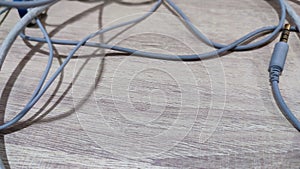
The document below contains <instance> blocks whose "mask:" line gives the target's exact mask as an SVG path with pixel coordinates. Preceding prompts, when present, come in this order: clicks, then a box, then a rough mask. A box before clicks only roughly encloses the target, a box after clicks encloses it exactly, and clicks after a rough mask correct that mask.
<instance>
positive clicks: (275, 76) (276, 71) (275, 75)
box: [269, 66, 282, 83]
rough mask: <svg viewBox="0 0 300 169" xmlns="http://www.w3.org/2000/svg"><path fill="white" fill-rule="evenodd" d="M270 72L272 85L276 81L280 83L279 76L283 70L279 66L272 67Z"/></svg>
mask: <svg viewBox="0 0 300 169" xmlns="http://www.w3.org/2000/svg"><path fill="white" fill-rule="evenodd" d="M269 72H270V74H269V75H270V76H269V78H270V83H272V82H274V81H276V82H277V83H279V76H280V75H281V72H282V70H281V68H280V67H278V66H272V67H271V68H270V69H269Z"/></svg>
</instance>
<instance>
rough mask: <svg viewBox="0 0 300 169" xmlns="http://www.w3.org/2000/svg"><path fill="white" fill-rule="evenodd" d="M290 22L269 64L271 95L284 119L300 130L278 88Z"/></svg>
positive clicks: (297, 121)
mask: <svg viewBox="0 0 300 169" xmlns="http://www.w3.org/2000/svg"><path fill="white" fill-rule="evenodd" d="M290 28H291V25H290V24H286V25H285V26H284V29H283V31H282V34H281V38H280V41H279V42H277V43H276V45H275V48H274V51H273V54H272V58H271V61H270V65H269V75H270V83H271V86H272V92H273V97H274V99H275V101H276V103H277V105H278V107H279V109H280V110H281V112H282V114H283V115H284V116H285V117H286V119H287V120H288V121H289V122H290V123H291V124H292V125H293V126H294V127H295V128H296V129H297V130H298V131H299V132H300V122H299V120H298V119H297V118H296V117H295V115H294V114H293V113H292V112H291V110H290V109H289V108H288V106H287V105H286V103H285V101H284V99H283V97H282V96H281V93H280V89H279V85H278V83H279V76H280V75H281V74H282V71H283V69H284V64H285V61H286V57H287V54H288V50H289V45H288V44H287V42H288V39H289V35H290Z"/></svg>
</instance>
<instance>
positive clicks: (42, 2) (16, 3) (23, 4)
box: [0, 0, 56, 8]
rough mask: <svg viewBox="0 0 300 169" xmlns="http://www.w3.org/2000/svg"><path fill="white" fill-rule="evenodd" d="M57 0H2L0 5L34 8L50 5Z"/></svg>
mask: <svg viewBox="0 0 300 169" xmlns="http://www.w3.org/2000/svg"><path fill="white" fill-rule="evenodd" d="M54 1H56V0H37V1H5V0H0V6H6V7H11V8H33V7H38V6H43V5H48V4H51V3H53V2H54Z"/></svg>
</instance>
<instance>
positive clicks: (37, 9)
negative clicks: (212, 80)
mask: <svg viewBox="0 0 300 169" xmlns="http://www.w3.org/2000/svg"><path fill="white" fill-rule="evenodd" d="M56 2H57V0H37V1H21V2H19V1H18V2H17V1H14V2H11V1H3V0H2V1H0V6H4V7H5V8H4V9H2V10H1V11H0V15H1V14H4V13H5V12H7V11H8V10H10V8H18V9H20V8H31V9H30V10H28V12H27V13H26V15H24V16H23V17H22V18H21V20H20V22H18V23H17V24H16V25H15V26H14V28H12V30H11V31H10V33H9V34H8V36H7V37H6V38H5V40H4V41H3V43H2V45H1V47H0V68H1V66H2V64H3V63H4V60H5V57H6V56H7V54H8V51H9V49H10V48H11V46H12V44H13V43H14V41H15V40H16V38H17V36H18V35H20V36H21V37H22V38H23V39H25V40H29V41H35V42H42V43H47V44H48V48H49V51H50V52H49V59H48V63H47V66H46V68H45V70H44V73H43V75H42V77H41V79H40V81H39V83H38V85H37V87H36V89H35V91H34V93H33V95H32V97H31V99H30V100H29V101H28V103H27V104H26V106H25V107H24V108H23V110H22V111H21V112H20V113H19V114H18V115H17V116H15V117H14V118H13V119H12V120H9V121H7V122H6V123H4V124H1V125H0V130H4V129H7V128H9V127H11V126H13V125H14V124H16V123H17V122H18V121H19V120H21V119H22V118H23V117H24V116H25V115H26V113H27V112H28V111H29V110H30V109H31V108H32V107H33V106H34V105H35V104H36V102H37V101H38V100H39V99H40V98H41V97H42V95H43V94H44V93H45V92H46V91H47V89H48V88H49V87H50V86H51V84H52V83H53V82H54V81H55V79H56V78H57V77H58V75H59V74H60V73H61V72H62V71H63V69H64V67H65V66H66V65H67V64H68V62H69V61H70V60H71V58H72V57H73V56H74V54H75V53H76V52H77V51H78V49H79V48H81V47H82V46H90V47H96V48H104V49H110V50H115V51H119V52H124V53H127V54H131V55H134V56H139V57H147V58H154V59H164V60H175V61H176V60H182V61H197V60H203V59H208V58H214V57H218V56H220V55H221V56H222V55H224V54H225V53H226V52H228V51H247V50H253V49H256V48H260V47H263V46H265V45H267V44H268V43H270V42H271V41H273V40H274V39H275V38H276V37H277V36H278V34H279V32H281V31H282V30H283V26H284V23H285V19H286V11H287V12H288V14H289V15H290V16H291V18H292V19H293V22H294V23H295V24H296V27H290V28H289V31H297V32H298V29H297V28H299V26H300V20H299V17H298V15H297V14H296V12H295V11H294V10H293V8H292V7H291V6H289V5H288V4H287V3H286V2H285V1H284V0H277V2H278V4H279V6H280V19H279V22H278V24H277V25H276V26H267V27H262V28H259V29H257V30H254V31H252V32H250V33H248V34H246V35H245V36H243V37H241V38H240V39H237V40H236V41H234V42H232V43H230V44H228V45H224V44H220V43H217V42H214V41H211V40H210V39H209V38H208V37H206V36H205V35H204V34H203V33H202V32H201V31H200V30H199V29H197V28H196V26H195V25H194V24H193V23H192V22H191V21H190V19H189V18H188V17H187V16H186V15H185V13H184V12H183V11H182V10H181V9H180V8H179V7H178V6H177V5H176V4H175V3H174V2H173V1H172V0H157V1H156V2H155V4H154V5H153V7H152V8H151V9H150V10H149V12H148V13H146V14H145V15H143V16H141V17H138V18H136V19H133V20H130V21H127V22H123V23H119V24H116V25H113V26H110V27H107V28H103V29H100V30H99V31H97V32H94V33H92V34H90V35H89V36H87V37H85V38H83V39H82V40H80V41H72V40H61V39H52V38H50V37H49V35H48V33H47V32H46V30H45V28H44V26H43V24H42V23H41V21H40V20H39V18H38V17H37V16H38V15H39V14H40V13H42V12H43V11H44V10H45V9H47V8H49V7H50V6H51V5H53V4H55V3H56ZM163 2H164V3H165V4H166V5H168V6H169V7H171V8H172V9H173V10H174V11H175V12H176V13H177V14H178V16H179V17H180V19H181V20H182V21H183V22H184V23H185V24H186V26H187V27H188V29H189V30H190V31H191V32H192V33H193V34H194V35H195V36H197V38H199V39H200V40H201V41H202V42H204V43H205V44H207V45H208V46H211V47H214V48H215V49H216V50H214V51H210V52H206V53H201V54H193V55H170V54H162V53H152V52H145V51H140V50H137V49H131V48H125V47H121V46H114V45H110V44H104V43H96V42H89V40H90V39H92V38H94V37H95V36H98V35H100V34H104V33H106V32H108V31H111V30H114V29H117V28H121V27H124V26H129V25H134V24H137V23H139V22H141V21H143V20H145V19H146V18H148V17H149V16H150V15H152V14H153V13H154V12H155V11H156V10H157V9H158V8H159V7H160V6H161V5H162V3H163ZM32 20H36V24H37V25H38V27H39V29H40V31H41V32H42V33H43V36H44V37H33V36H29V35H26V34H25V31H24V29H25V27H26V26H27V25H28V24H29V23H30V22H31V21H32ZM266 33H268V34H269V35H268V36H266V37H264V38H263V39H261V40H259V41H257V42H252V43H248V44H244V43H245V42H247V41H248V40H250V39H253V38H255V37H258V36H262V35H264V34H266ZM54 44H60V45H73V46H75V47H74V48H73V49H72V50H71V51H70V53H69V54H68V56H67V57H66V58H65V60H64V61H63V63H62V64H61V65H60V67H59V68H58V69H57V70H56V71H55V73H54V74H52V75H51V77H50V78H49V80H48V81H46V79H47V77H48V75H49V71H50V69H51V65H52V61H53V45H54ZM271 84H272V86H273V89H274V90H273V93H274V98H275V100H276V101H277V104H278V105H279V107H280V108H281V110H282V112H283V114H284V115H285V116H286V117H287V119H288V120H289V121H290V122H291V123H292V124H293V126H294V127H295V128H296V129H297V130H298V131H300V122H299V121H298V120H297V119H296V118H291V115H292V116H293V117H295V116H294V115H293V114H292V113H291V112H290V111H289V109H288V108H286V107H287V106H286V104H285V103H284V101H283V99H282V97H281V94H280V91H279V88H278V84H277V86H276V84H275V83H273V82H271ZM282 107H283V108H282ZM287 112H288V113H287ZM291 119H292V120H291Z"/></svg>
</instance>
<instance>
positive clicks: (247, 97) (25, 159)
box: [0, 0, 300, 169]
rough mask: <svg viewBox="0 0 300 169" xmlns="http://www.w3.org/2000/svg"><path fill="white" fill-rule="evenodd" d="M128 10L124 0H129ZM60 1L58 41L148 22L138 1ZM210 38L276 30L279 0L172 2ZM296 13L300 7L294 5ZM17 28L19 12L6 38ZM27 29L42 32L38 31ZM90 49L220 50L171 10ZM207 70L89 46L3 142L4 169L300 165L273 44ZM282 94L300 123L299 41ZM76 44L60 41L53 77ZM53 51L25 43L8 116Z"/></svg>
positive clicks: (5, 87) (54, 22)
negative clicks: (272, 73)
mask: <svg viewBox="0 0 300 169" xmlns="http://www.w3.org/2000/svg"><path fill="white" fill-rule="evenodd" d="M123 2H124V1H123ZM125 2H128V3H120V2H118V1H97V2H84V1H82V2H79V1H60V2H59V3H57V4H56V5H54V6H53V7H51V8H50V10H49V11H48V17H47V18H46V20H45V22H46V28H47V31H48V32H49V33H50V35H51V37H52V38H57V39H71V40H81V39H82V38H83V37H85V36H86V35H88V34H89V33H92V32H95V31H96V30H98V29H99V28H102V27H107V26H109V25H113V24H116V23H119V22H122V21H125V20H129V19H132V18H135V17H138V16H140V15H141V14H143V13H144V12H147V10H149V9H150V7H151V5H153V4H151V3H139V2H142V1H125ZM174 2H176V4H178V6H180V7H181V8H182V9H183V11H184V12H186V13H187V15H188V16H189V17H190V19H191V21H192V22H193V23H195V25H196V26H197V27H198V28H199V29H200V30H201V31H202V32H204V33H205V34H207V36H208V37H210V38H211V39H212V40H215V41H218V42H220V43H230V42H232V41H233V40H235V39H237V38H239V37H241V36H242V35H244V34H246V33H248V32H250V31H252V30H254V29H256V28H258V27H262V26H267V25H275V24H277V18H278V15H277V11H276V10H275V9H274V8H273V6H275V7H276V2H275V1H260V0H239V1H237V0H227V1H226V3H225V4H224V2H225V1H223V0H214V1H198V0H188V1H179V0H174ZM289 3H290V4H291V5H292V6H294V7H295V8H296V9H297V11H298V12H299V13H300V7H299V6H298V4H296V1H295V2H289ZM17 21H18V17H17V12H16V11H15V10H13V11H12V12H11V13H10V14H9V16H8V19H7V20H6V21H5V22H4V24H3V25H2V26H1V27H0V41H3V39H4V38H5V36H6V35H7V33H8V32H9V30H10V28H12V27H13V26H14V24H15V23H16V22H17ZM26 33H27V34H29V35H34V36H42V35H41V33H40V32H39V30H38V29H37V28H29V29H26ZM91 41H94V42H95V41H97V42H103V43H110V44H115V45H121V46H125V47H131V48H135V49H140V50H145V51H151V52H163V53H169V54H193V53H202V52H207V51H211V50H212V48H210V47H208V46H206V45H205V44H203V43H202V42H201V41H199V39H197V38H195V37H194V35H193V34H191V33H190V32H189V31H188V30H187V29H186V27H185V26H184V25H183V24H182V23H181V22H180V20H179V19H178V18H177V17H176V16H174V15H173V13H172V12H171V11H169V9H168V8H166V7H165V6H164V5H163V6H162V7H161V8H160V9H159V10H158V11H157V13H155V14H153V15H152V16H151V17H150V18H148V19H146V20H145V21H143V22H141V23H139V24H137V25H135V26H133V27H130V28H128V29H118V30H114V31H112V32H109V33H107V34H105V35H101V36H99V37H97V38H94V39H92V40H91ZM274 43H275V42H273V43H270V44H268V45H267V46H265V47H263V48H260V49H257V50H254V51H248V52H234V53H230V54H228V55H225V56H223V57H220V58H215V59H210V60H205V61H201V62H174V61H162V60H154V59H147V58H140V57H135V56H126V55H122V54H120V53H118V52H113V51H110V50H103V49H96V48H91V47H83V48H81V49H80V50H79V51H78V52H77V53H76V56H75V57H74V58H73V59H72V60H71V61H70V63H69V64H68V66H67V67H66V68H65V70H64V72H63V73H62V74H61V75H60V76H59V78H58V79H57V80H56V81H55V82H54V84H53V85H52V87H51V88H50V89H49V90H48V91H47V92H46V93H45V95H44V96H43V97H42V99H41V100H40V101H39V102H38V103H37V104H36V105H35V106H34V108H33V109H32V110H31V111H30V112H29V114H28V115H26V118H25V119H24V120H22V121H21V122H20V123H19V124H18V125H16V126H15V127H13V128H12V129H11V130H9V131H6V134H5V135H3V136H2V137H1V147H0V152H1V157H2V159H4V162H5V164H6V166H7V168H12V169H14V168H39V169H40V168H159V169H163V168H299V167H300V161H299V159H300V144H299V140H300V135H299V133H298V132H297V131H296V130H295V129H294V128H293V127H292V126H291V125H290V124H289V122H288V121H287V120H286V119H285V118H284V117H283V116H282V115H281V112H280V111H279V110H278V108H277V106H276V104H275V102H274V100H273V98H272V94H271V91H270V87H269V82H268V72H267V66H268V62H269V59H270V55H271V52H272V49H273V46H274ZM289 43H290V51H289V56H288V60H287V64H286V70H285V72H284V76H282V80H281V83H280V84H281V88H282V93H283V95H284V97H285V99H286V101H287V103H288V105H289V106H290V108H291V109H292V110H293V111H294V112H295V113H296V115H297V116H298V117H300V114H299V113H298V111H297V110H300V105H299V101H298V100H300V95H299V94H298V93H299V92H300V88H299V84H300V77H299V76H298V75H299V72H298V69H297V68H298V65H299V64H300V58H299V56H298V54H299V52H300V51H299V50H300V49H299V47H298V46H299V45H300V43H299V37H298V36H296V34H292V35H291V38H290V42H289ZM72 48H73V47H72V46H61V45H55V51H56V57H55V60H54V62H53V68H52V71H51V73H53V72H54V71H55V69H56V68H57V67H58V66H59V65H60V64H61V63H62V61H63V60H64V59H65V57H66V56H67V55H68V53H69V51H70V50H71V49H72ZM47 51H48V48H47V45H45V44H42V43H35V42H26V41H23V40H21V39H20V38H18V39H17V40H16V42H15V43H14V45H13V47H12V48H11V50H10V53H9V55H8V56H7V59H6V60H5V64H4V66H3V68H2V70H1V73H0V79H1V80H0V86H1V87H0V91H1V102H0V105H1V114H2V115H3V114H4V115H5V119H4V120H8V119H10V118H12V117H13V116H14V115H16V114H17V112H19V111H20V110H21V109H22V108H23V106H24V105H25V104H26V103H27V101H28V99H30V94H31V93H32V92H33V91H34V88H35V86H36V85H37V83H38V80H39V78H40V76H41V74H42V71H43V68H45V65H46V63H47V59H48V58H47V54H48V52H47Z"/></svg>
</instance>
